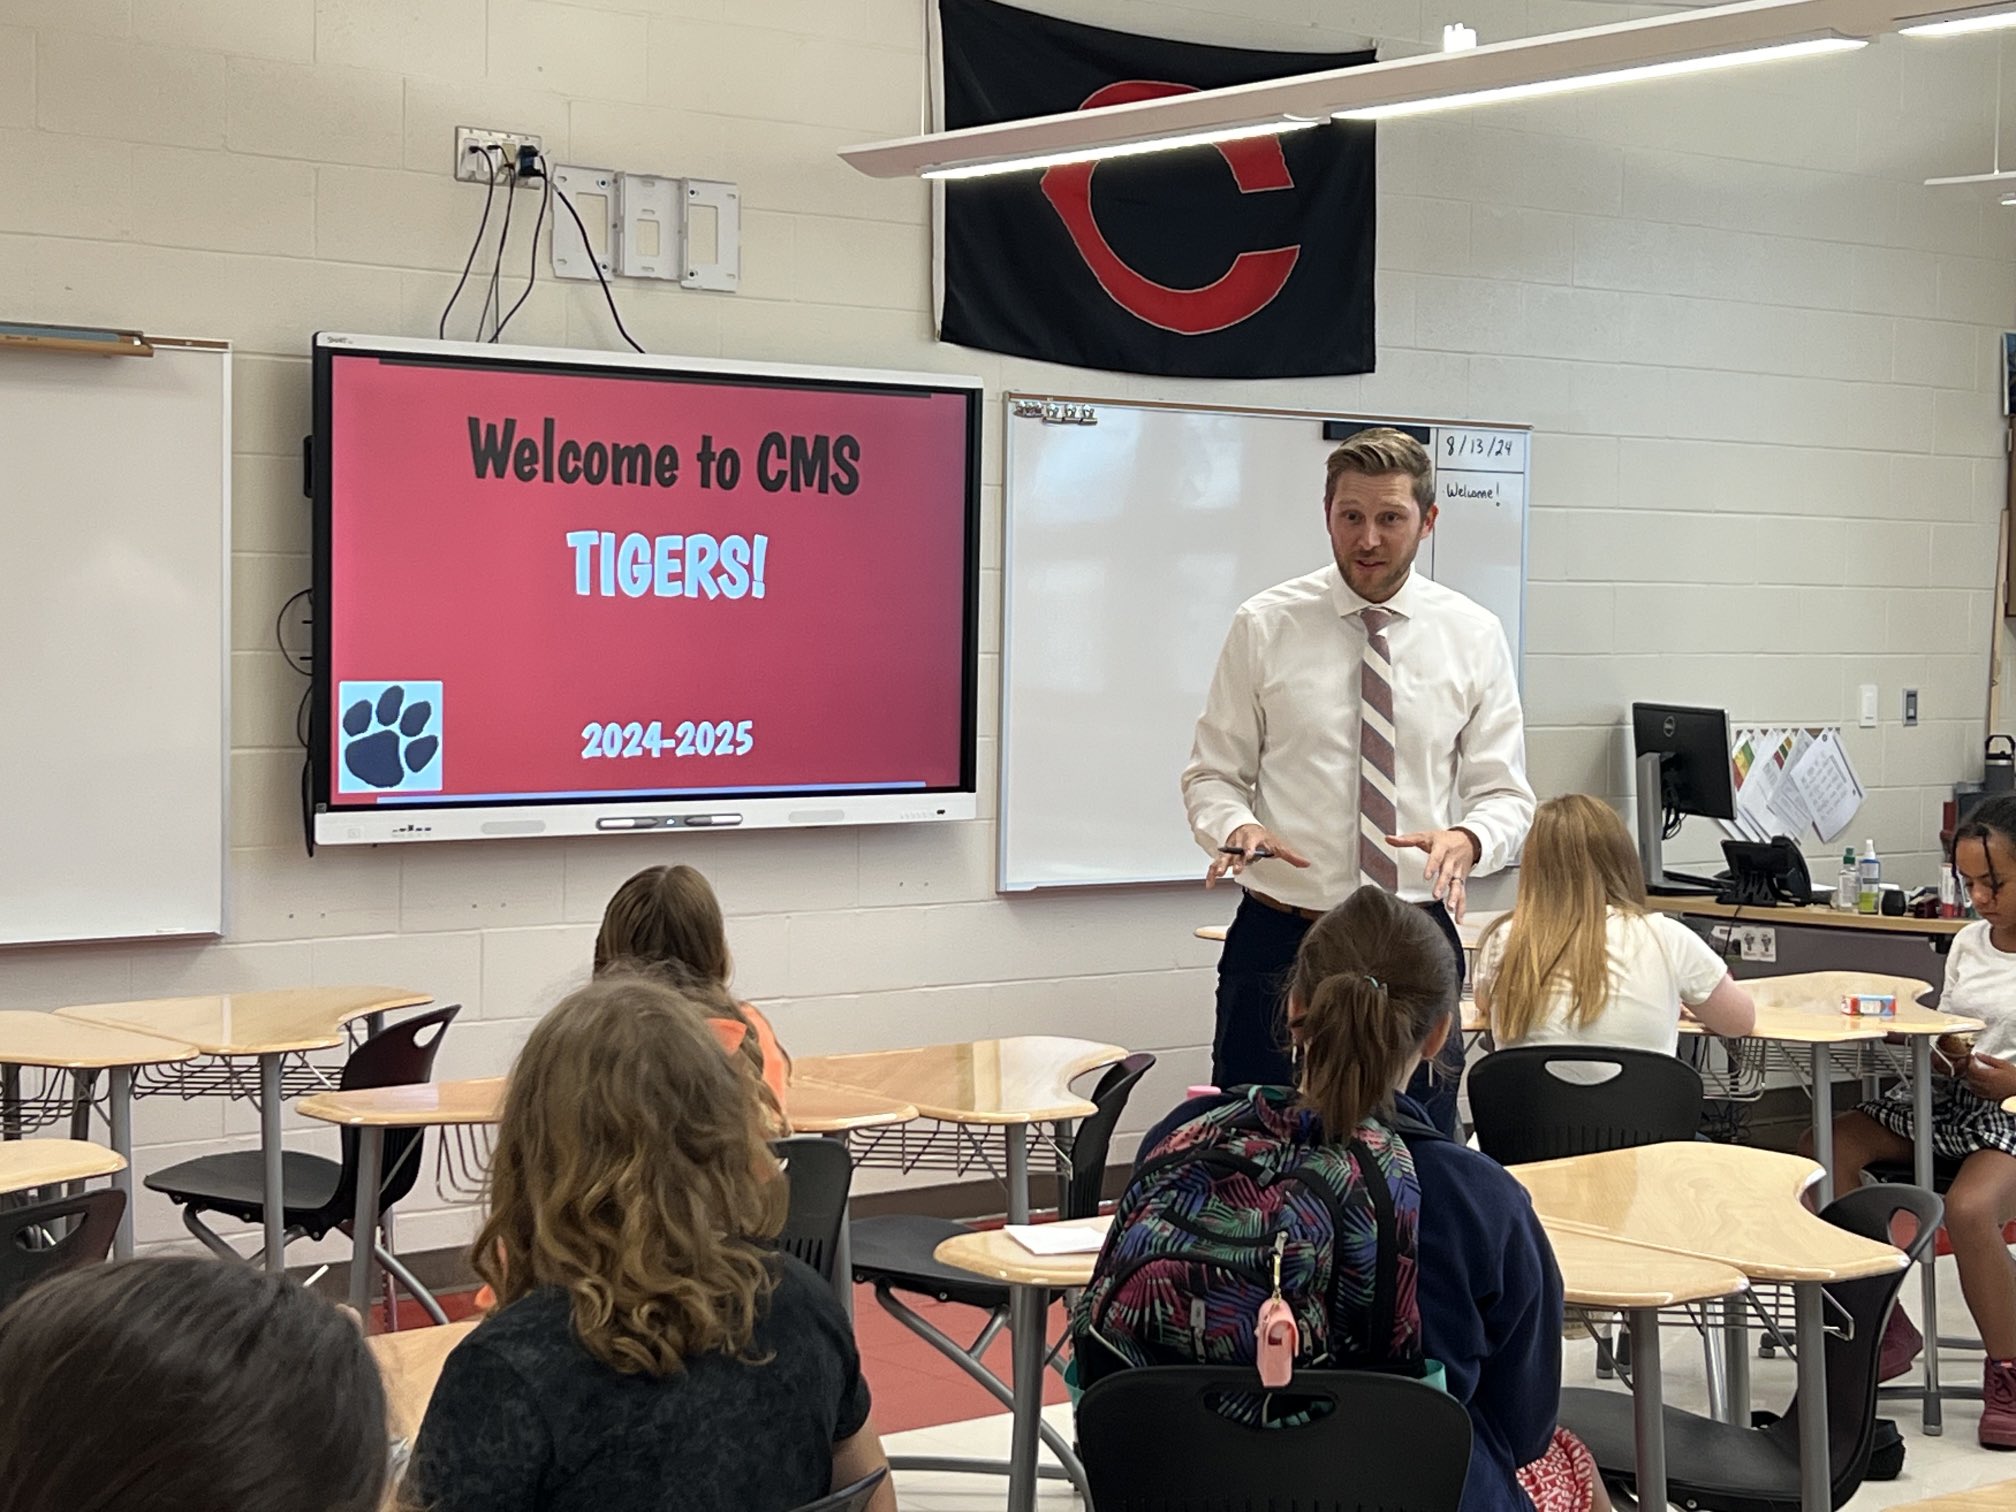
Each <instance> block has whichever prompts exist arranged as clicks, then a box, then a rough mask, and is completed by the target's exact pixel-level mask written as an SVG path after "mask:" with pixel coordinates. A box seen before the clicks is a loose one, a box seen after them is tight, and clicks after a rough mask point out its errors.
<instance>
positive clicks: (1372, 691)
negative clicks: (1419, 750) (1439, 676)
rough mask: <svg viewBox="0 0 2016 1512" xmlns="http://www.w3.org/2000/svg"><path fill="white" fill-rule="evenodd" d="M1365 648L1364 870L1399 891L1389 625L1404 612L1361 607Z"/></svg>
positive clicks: (1361, 684)
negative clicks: (1391, 841)
mask: <svg viewBox="0 0 2016 1512" xmlns="http://www.w3.org/2000/svg"><path fill="white" fill-rule="evenodd" d="M1358 617H1359V618H1360V619H1361V620H1363V621H1364V622H1365V650H1364V653H1363V656H1362V657H1361V659H1360V661H1359V664H1358V871H1359V875H1360V876H1361V877H1363V878H1364V880H1365V881H1366V882H1369V883H1371V884H1372V885H1373V886H1375V887H1383V888H1385V889H1386V890H1387V891H1388V892H1396V891H1398V890H1399V887H1400V863H1399V862H1398V861H1397V860H1395V859H1394V856H1393V852H1392V850H1391V849H1390V848H1389V847H1388V846H1387V844H1386V837H1387V836H1388V835H1391V834H1394V833H1397V831H1398V829H1399V821H1400V814H1399V810H1398V808H1397V806H1396V804H1395V789H1394V786H1393V766H1394V760H1393V745H1394V741H1395V739H1396V738H1397V737H1396V733H1395V730H1394V726H1393V657H1392V653H1391V652H1389V651H1388V650H1387V647H1386V627H1387V625H1389V624H1391V623H1392V622H1393V621H1394V620H1396V619H1398V618H1399V616H1398V615H1397V614H1395V613H1394V612H1393V611H1392V610H1390V609H1361V610H1359V611H1358Z"/></svg>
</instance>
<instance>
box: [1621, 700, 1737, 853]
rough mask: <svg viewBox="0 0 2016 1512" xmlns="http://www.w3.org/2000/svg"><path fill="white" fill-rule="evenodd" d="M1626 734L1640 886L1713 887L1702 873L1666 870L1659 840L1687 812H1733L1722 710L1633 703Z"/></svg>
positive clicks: (1722, 815) (1724, 815)
mask: <svg viewBox="0 0 2016 1512" xmlns="http://www.w3.org/2000/svg"><path fill="white" fill-rule="evenodd" d="M1631 735H1632V741H1633V744H1634V746H1635V754H1636V756H1637V761H1638V859H1639V862H1640V864H1641V865H1642V866H1643V867H1644V869H1645V886H1646V887H1647V888H1648V889H1650V890H1651V891H1653V892H1682V891H1686V892H1691V891H1698V890H1701V889H1706V890H1708V891H1710V892H1712V891H1714V889H1715V884H1714V883H1713V882H1711V881H1709V880H1708V879H1707V878H1705V877H1683V876H1678V875H1673V874H1669V873H1668V872H1667V871H1666V867H1665V861H1664V842H1665V841H1667V840H1670V839H1672V838H1673V836H1675V835H1677V834H1679V833H1680V821H1681V820H1682V819H1685V818H1686V817H1687V816H1688V815H1690V814H1692V815H1698V816H1699V817H1701V818H1703V819H1734V818H1735V817H1736V784H1735V781H1734V779H1733V777H1732V776H1731V773H1730V769H1729V716H1728V714H1726V713H1725V712H1724V711H1723V710H1721V709H1694V708H1687V707H1685V706H1683V705H1679V704H1647V703H1634V704H1633V705H1631Z"/></svg>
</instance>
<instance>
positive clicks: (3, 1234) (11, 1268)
mask: <svg viewBox="0 0 2016 1512" xmlns="http://www.w3.org/2000/svg"><path fill="white" fill-rule="evenodd" d="M125 1215H126V1194H125V1193H124V1192H122V1191H120V1190H119V1189H118V1188H117V1187H108V1188H107V1189H106V1190H104V1191H102V1192H85V1193H82V1194H81V1195H79V1196H75V1197H58V1198H56V1199H54V1200H53V1201H50V1202H35V1203H29V1204H27V1205H25V1206H22V1207H10V1208H6V1209H4V1210H0V1309H4V1308H5V1307H6V1306H7V1305H8V1304H9V1303H10V1302H12V1301H13V1300H14V1299H15V1298H16V1297H18V1296H20V1295H21V1293H22V1292H24V1291H26V1290H27V1289H28V1288H29V1287H31V1286H33V1285H34V1284H35V1283H36V1282H37V1281H40V1280H41V1279H42V1278H43V1277H44V1276H53V1275H55V1274H56V1273H57V1272H58V1271H67V1270H77V1269H79V1268H81V1267H83V1266H86V1265H97V1264H98V1263H99V1262H101V1261H102V1260H104V1258H105V1257H106V1256H107V1255H109V1254H111V1253H112V1240H113V1237H114V1236H115V1235H117V1233H118V1232H119V1220H120V1219H121V1218H123V1217H124V1216H125ZM69 1220H75V1221H74V1222H71V1224H70V1228H69V1231H68V1232H67V1233H65V1234H63V1235H62V1236H61V1237H60V1238H56V1239H55V1240H54V1241H53V1242H50V1236H51V1235H52V1234H54V1233H55V1231H56V1227H57V1226H58V1225H60V1224H63V1223H64V1222H66V1221H69Z"/></svg>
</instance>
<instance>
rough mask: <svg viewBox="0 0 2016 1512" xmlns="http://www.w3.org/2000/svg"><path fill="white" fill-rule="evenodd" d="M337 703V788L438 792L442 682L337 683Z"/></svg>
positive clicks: (363, 790)
mask: <svg viewBox="0 0 2016 1512" xmlns="http://www.w3.org/2000/svg"><path fill="white" fill-rule="evenodd" d="M336 706H337V708H338V709H339V710H340V711H341V719H342V726H341V731H340V733H339V734H338V736H337V740H338V746H339V756H338V760H337V772H336V776H337V783H336V791H337V792H339V793H438V792H439V791H440V790H441V684H439V683H438V682H346V683H340V684H338V686H337V689H336Z"/></svg>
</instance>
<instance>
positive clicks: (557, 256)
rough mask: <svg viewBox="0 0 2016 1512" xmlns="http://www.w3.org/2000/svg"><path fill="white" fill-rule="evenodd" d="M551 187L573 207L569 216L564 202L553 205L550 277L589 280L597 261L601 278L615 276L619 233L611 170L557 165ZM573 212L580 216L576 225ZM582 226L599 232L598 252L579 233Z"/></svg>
mask: <svg viewBox="0 0 2016 1512" xmlns="http://www.w3.org/2000/svg"><path fill="white" fill-rule="evenodd" d="M553 188H554V190H555V192H556V193H561V194H565V195H566V196H567V198H568V199H569V200H570V201H571V202H572V203H573V206H574V214H573V215H569V214H568V213H567V207H566V206H565V205H555V206H554V207H553V214H552V216H551V219H552V222H553V276H554V277H555V278H588V279H592V278H594V277H595V269H596V265H597V264H600V265H601V269H602V276H603V277H604V278H613V277H615V274H616V248H617V245H618V242H617V237H618V234H619V232H618V227H617V218H616V216H617V212H616V173H615V171H614V170H613V169H609V168H582V167H579V166H577V165H575V164H571V163H561V164H557V165H556V166H555V167H554V168H553ZM598 201H599V203H598ZM575 215H578V216H580V217H581V224H580V225H578V226H577V225H576V224H575V223H574V216H575ZM584 229H585V230H587V231H588V233H589V235H593V234H594V231H595V230H596V229H599V230H600V231H601V233H602V246H601V248H600V250H599V252H598V251H597V250H596V249H594V248H591V247H590V246H589V245H588V241H587V238H586V237H584V236H583V235H582V232H583V230H584Z"/></svg>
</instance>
